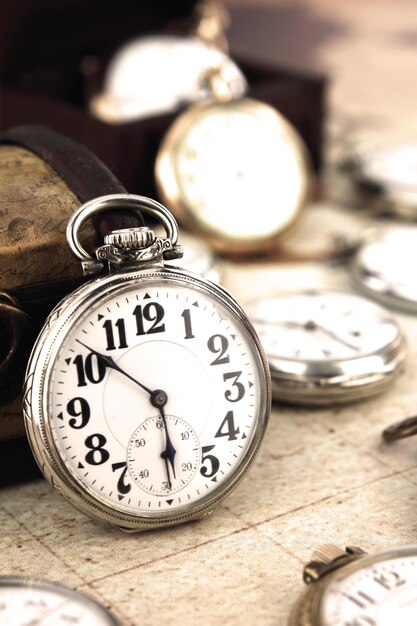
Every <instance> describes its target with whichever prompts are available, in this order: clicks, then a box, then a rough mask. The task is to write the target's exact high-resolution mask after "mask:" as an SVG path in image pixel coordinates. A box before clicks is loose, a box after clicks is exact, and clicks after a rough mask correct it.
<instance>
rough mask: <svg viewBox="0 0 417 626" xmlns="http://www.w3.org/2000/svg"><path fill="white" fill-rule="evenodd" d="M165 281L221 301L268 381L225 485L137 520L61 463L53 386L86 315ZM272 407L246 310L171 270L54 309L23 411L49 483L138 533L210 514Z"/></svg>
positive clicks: (97, 285)
mask: <svg viewBox="0 0 417 626" xmlns="http://www.w3.org/2000/svg"><path fill="white" fill-rule="evenodd" d="M161 279H162V280H166V279H168V280H169V281H176V282H177V283H178V284H186V285H188V286H192V287H193V288H194V289H196V290H199V291H202V292H204V293H206V294H210V296H211V297H214V298H216V299H218V300H219V301H220V302H221V304H222V305H223V306H225V307H226V308H227V309H228V310H230V311H231V314H233V315H235V316H236V318H237V319H238V321H239V322H240V323H242V325H243V328H244V330H245V332H247V334H248V338H249V339H252V341H253V342H254V353H255V356H256V358H257V361H258V362H257V368H258V371H259V377H260V383H261V386H262V381H263V380H265V385H264V388H263V389H262V390H261V392H260V406H259V415H258V419H257V423H256V425H255V428H254V431H253V434H252V437H251V441H250V442H249V445H248V448H247V452H246V454H245V456H244V458H243V459H242V460H241V462H240V463H238V464H237V466H236V468H235V470H234V471H233V472H232V473H231V475H230V476H229V477H228V478H227V479H225V480H224V481H222V482H220V483H219V484H218V486H216V487H215V489H214V490H213V491H212V492H210V494H208V495H206V496H203V497H202V498H201V499H200V500H198V501H197V502H194V503H192V504H189V505H188V504H185V505H184V506H183V507H181V509H178V508H177V509H174V510H173V511H172V512H171V511H167V512H165V511H164V512H158V511H154V512H152V513H149V514H147V513H145V512H141V513H140V514H134V513H132V512H130V513H129V512H127V511H126V510H124V507H122V506H117V505H116V504H115V505H114V506H110V504H108V503H105V502H103V501H102V500H101V499H100V498H99V497H98V496H97V495H96V494H94V492H93V491H92V490H89V489H88V488H87V487H86V486H84V485H82V484H81V483H80V482H79V480H78V479H77V477H76V475H75V473H74V472H72V471H71V470H70V469H69V468H68V466H67V465H66V464H65V463H64V461H63V460H62V459H61V457H60V454H59V451H58V449H57V446H56V444H55V443H54V438H53V435H52V432H51V428H50V424H49V420H48V417H47V416H48V395H49V389H48V384H49V380H50V375H51V370H52V368H53V365H54V361H55V357H56V355H57V352H58V350H59V348H60V345H61V343H62V340H63V339H64V338H65V336H66V334H67V332H69V330H70V327H71V325H72V324H73V323H74V322H75V321H76V320H77V319H79V318H80V317H81V316H82V315H83V313H84V312H85V311H86V310H88V309H89V308H91V307H92V306H94V305H95V304H96V303H98V302H100V301H102V298H103V295H104V294H106V295H108V296H109V297H110V296H111V295H114V294H115V293H122V292H124V291H127V290H129V289H130V288H131V287H133V286H135V285H137V284H140V283H147V284H149V281H152V280H161ZM270 404H271V387H270V376H269V370H268V364H267V360H266V357H265V355H264V353H263V349H262V346H261V344H260V342H259V339H258V337H257V335H256V332H255V330H254V328H253V326H252V324H251V323H250V322H249V320H248V318H247V316H246V315H245V313H244V312H243V309H242V308H241V307H240V306H239V305H238V304H237V302H236V301H235V300H233V298H231V296H230V295H229V294H228V293H227V292H226V291H225V290H224V289H223V288H222V287H220V286H218V285H214V284H213V283H211V282H210V281H207V280H204V279H201V278H199V277H197V276H195V275H193V274H191V273H190V272H187V271H186V270H182V269H180V268H174V267H169V266H166V267H161V268H152V269H147V270H139V271H135V272H130V273H128V274H112V275H110V276H107V277H105V278H98V279H94V280H93V281H90V282H89V283H86V284H85V285H83V286H82V287H81V288H79V289H78V290H76V291H75V292H73V294H71V295H70V296H69V297H67V298H66V299H64V300H63V301H62V302H61V303H60V304H59V305H58V306H57V307H56V308H55V310H54V311H53V312H52V313H51V315H50V317H49V318H48V320H47V321H46V323H45V326H44V328H43V329H42V331H41V333H40V335H39V337H38V340H37V342H36V344H35V346H34V349H33V352H32V355H31V358H30V361H29V365H28V369H27V373H26V382H25V388H24V402H23V411H24V417H25V425H26V430H27V434H28V438H29V441H30V444H31V446H32V450H33V453H34V455H35V458H36V460H37V462H38V465H39V467H40V468H41V470H42V472H43V473H44V475H45V477H46V478H47V479H48V480H49V482H50V483H51V484H52V485H53V486H54V487H56V488H58V490H59V491H60V492H61V493H62V495H63V496H64V497H66V498H67V499H68V500H69V501H70V502H71V503H72V504H73V505H74V506H76V507H77V508H78V509H79V510H81V511H82V512H83V513H86V514H87V515H89V516H90V517H94V518H96V519H98V520H100V521H102V522H106V523H109V524H111V525H114V526H117V527H119V528H121V529H123V530H137V531H139V530H145V529H147V528H155V527H157V526H168V525H173V524H177V523H179V522H183V521H188V520H191V519H196V518H198V517H201V516H203V515H205V514H207V513H210V512H211V510H212V509H213V508H214V506H215V505H216V504H217V503H218V502H219V501H220V500H221V499H223V498H224V497H225V496H226V495H227V493H229V491H231V490H232V489H233V488H234V487H235V486H236V485H237V484H238V483H239V481H240V479H241V478H242V477H243V475H244V474H245V472H246V470H247V469H248V467H249V466H250V464H251V463H252V461H253V460H254V458H255V456H256V453H257V451H258V449H259V446H260V443H261V441H262V438H263V435H264V434H265V430H266V426H267V422H268V417H269V412H270Z"/></svg>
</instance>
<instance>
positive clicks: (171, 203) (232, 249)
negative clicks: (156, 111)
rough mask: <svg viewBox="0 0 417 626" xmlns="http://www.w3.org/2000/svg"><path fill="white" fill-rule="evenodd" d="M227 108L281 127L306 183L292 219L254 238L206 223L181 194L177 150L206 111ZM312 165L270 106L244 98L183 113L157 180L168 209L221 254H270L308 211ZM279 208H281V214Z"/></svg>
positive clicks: (162, 151) (161, 156)
mask: <svg viewBox="0 0 417 626" xmlns="http://www.w3.org/2000/svg"><path fill="white" fill-rule="evenodd" d="M223 108H227V109H228V111H229V112H230V111H231V110H235V111H244V112H246V111H249V112H250V114H251V115H252V116H254V117H256V118H257V119H258V120H259V121H260V122H261V123H263V124H268V125H271V124H273V125H274V126H275V127H276V128H278V130H279V132H280V133H281V134H282V136H283V138H284V139H285V141H286V142H287V143H288V144H290V146H291V149H292V150H293V152H294V154H295V155H296V159H297V163H298V167H299V171H300V176H301V180H302V184H301V186H300V191H299V198H298V203H297V206H296V207H295V209H294V211H293V214H292V216H291V219H287V220H286V221H285V222H282V221H281V222H278V221H277V225H276V227H275V228H274V229H273V230H271V231H270V232H269V233H268V234H267V235H264V236H257V237H256V238H253V237H252V236H250V235H248V236H247V237H241V238H240V239H239V238H236V237H234V236H232V235H227V234H226V233H224V232H220V231H219V230H218V229H217V228H216V226H215V225H209V224H208V223H207V221H206V220H202V219H201V218H200V217H199V215H198V212H197V211H196V210H195V209H194V208H193V206H192V205H191V204H189V203H187V202H186V201H185V200H184V198H183V194H182V192H181V185H180V184H179V180H178V177H177V175H176V165H175V163H176V151H177V145H178V144H179V143H180V142H181V141H182V138H183V137H184V136H185V135H186V134H187V132H188V130H189V129H190V128H191V127H192V126H193V125H194V124H195V123H196V122H198V120H199V119H201V117H202V116H204V115H205V113H206V112H209V111H211V110H216V109H217V110H220V111H221V110H222V109H223ZM312 177H313V174H312V165H311V159H310V156H309V154H308V152H307V149H306V147H305V146H304V144H303V142H302V140H301V138H300V137H299V135H298V133H297V132H296V130H295V129H294V128H293V126H292V125H291V124H290V123H289V122H288V121H287V120H286V119H285V118H284V116H282V115H281V114H280V113H279V112H278V111H276V110H275V109H274V108H273V107H271V106H270V105H268V104H266V103H264V102H260V101H258V100H254V99H252V98H240V99H234V100H231V101H227V102H218V101H215V100H214V101H213V100H210V101H206V102H201V103H199V104H196V105H194V106H193V107H191V108H190V109H188V110H186V111H185V112H184V113H182V114H181V115H180V116H179V117H178V118H177V119H176V120H175V121H174V123H173V124H172V125H171V127H170V128H169V129H168V131H167V133H166V135H165V137H164V139H163V141H162V144H161V146H160V148H159V152H158V155H157V158H156V162H155V179H156V186H157V190H158V194H159V196H160V197H161V198H162V202H163V203H164V204H166V205H167V206H168V208H169V209H170V211H171V212H172V213H173V214H174V215H175V216H176V218H178V220H179V221H180V222H181V223H182V224H184V225H185V226H186V227H187V228H188V229H189V230H190V231H191V232H193V233H196V234H197V235H199V236H200V237H202V238H203V239H205V240H206V241H208V243H209V244H210V245H211V246H212V247H213V248H214V249H215V250H217V251H219V252H221V253H231V254H244V253H254V252H260V251H261V252H267V251H269V250H272V249H274V248H276V245H277V243H278V242H279V241H281V240H282V239H284V238H286V237H287V236H289V235H290V234H291V233H292V231H293V230H294V228H295V227H296V225H297V222H298V220H299V219H300V218H301V216H302V214H303V212H304V209H305V207H306V205H307V203H308V201H309V199H310V198H311V195H312ZM278 210H279V207H277V212H278ZM257 217H259V216H257V214H256V208H254V219H257Z"/></svg>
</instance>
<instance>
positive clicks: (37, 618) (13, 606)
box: [0, 576, 117, 626]
mask: <svg viewBox="0 0 417 626" xmlns="http://www.w3.org/2000/svg"><path fill="white" fill-rule="evenodd" d="M0 622H1V623H2V624H4V625H6V624H7V626H29V625H31V626H32V625H33V626H35V625H36V626H68V624H72V625H73V626H117V623H116V620H115V619H114V618H113V617H112V616H111V615H110V614H109V613H108V612H107V611H106V610H105V609H104V607H102V606H101V605H99V604H98V603H96V601H95V600H93V599H92V598H89V597H88V596H85V595H84V594H82V593H79V592H78V591H75V590H72V589H69V588H66V587H63V586H61V585H58V584H55V583H48V582H44V581H38V580H33V579H25V578H18V577H7V576H4V577H0Z"/></svg>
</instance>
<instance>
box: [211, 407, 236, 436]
mask: <svg viewBox="0 0 417 626" xmlns="http://www.w3.org/2000/svg"><path fill="white" fill-rule="evenodd" d="M239 433H240V430H239V427H237V428H236V427H235V421H234V416H233V411H228V412H227V413H226V417H225V418H224V420H223V421H222V423H221V424H220V426H219V429H218V431H217V433H216V434H215V435H214V437H227V438H228V440H229V441H235V440H236V439H237V435H238V434H239Z"/></svg>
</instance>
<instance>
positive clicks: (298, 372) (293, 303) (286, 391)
mask: <svg viewBox="0 0 417 626" xmlns="http://www.w3.org/2000/svg"><path fill="white" fill-rule="evenodd" d="M246 311H247V313H248V315H249V317H250V319H251V320H252V322H253V323H254V325H255V328H256V329H257V331H258V333H259V336H260V339H261V341H262V344H263V346H264V348H265V351H266V353H267V356H268V359H269V365H270V368H271V376H272V390H273V396H274V398H275V399H276V400H283V401H286V402H290V403H295V404H310V405H331V404H338V403H342V402H351V401H356V400H361V399H363V398H366V397H369V396H373V395H375V394H377V393H379V392H380V391H383V390H384V389H386V388H387V387H388V386H389V385H390V384H391V383H392V382H393V380H394V379H395V377H396V376H397V375H398V374H399V373H400V371H401V369H402V366H403V365H404V359H405V355H406V346H405V340H404V336H403V334H402V332H401V329H400V327H399V325H398V324H397V322H396V321H395V319H394V318H393V317H392V316H391V315H390V314H389V313H388V312H387V311H386V310H385V309H383V308H382V307H380V306H379V305H377V304H375V303H373V302H370V301H369V300H367V299H365V298H362V297H361V296H357V295H353V294H350V293H342V292H337V291H320V290H317V291H305V292H294V293H291V294H282V295H278V296H275V297H271V298H267V299H264V300H261V301H260V302H257V303H253V304H251V305H248V306H247V307H246Z"/></svg>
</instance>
